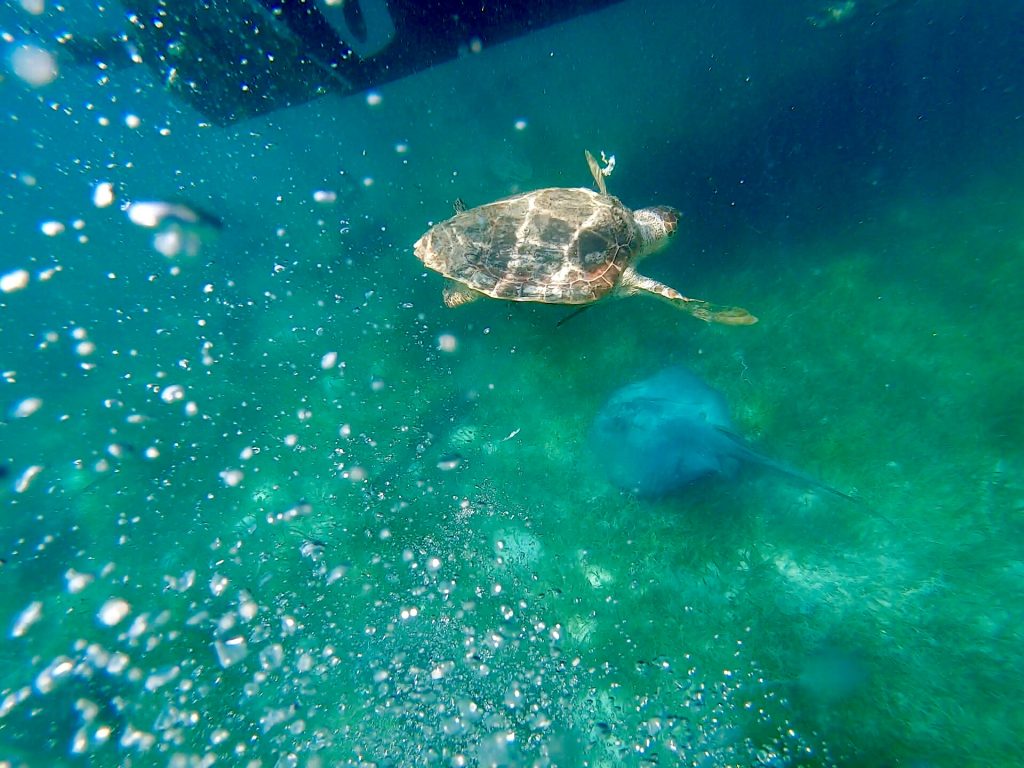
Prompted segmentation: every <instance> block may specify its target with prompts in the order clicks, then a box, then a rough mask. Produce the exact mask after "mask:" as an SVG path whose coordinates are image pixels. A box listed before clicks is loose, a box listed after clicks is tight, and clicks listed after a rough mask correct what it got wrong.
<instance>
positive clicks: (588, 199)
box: [414, 188, 641, 304]
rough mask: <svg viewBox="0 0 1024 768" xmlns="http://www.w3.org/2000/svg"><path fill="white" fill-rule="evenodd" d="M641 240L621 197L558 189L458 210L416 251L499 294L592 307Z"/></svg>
mask: <svg viewBox="0 0 1024 768" xmlns="http://www.w3.org/2000/svg"><path fill="white" fill-rule="evenodd" d="M640 243H641V238H640V233H639V231H638V229H637V226H636V223H635V222H634V221H633V214H632V213H631V212H630V210H629V209H628V208H626V206H624V205H623V204H622V203H621V202H619V200H618V198H615V197H612V196H611V195H601V194H598V193H597V192H593V191H591V190H589V189H565V188H552V189H540V190H536V191H534V192H526V193H524V194H521V195H515V196H513V197H508V198H505V199H504V200H498V201H497V202H494V203H489V204H487V205H481V206H479V207H477V208H471V209H469V210H467V211H463V212H462V213H458V214H456V215H455V216H453V217H452V218H450V219H448V220H447V221H442V222H441V223H439V224H436V225H435V226H434V227H432V228H431V229H430V231H428V232H427V233H426V234H425V235H423V237H421V238H420V239H419V240H418V241H417V242H416V245H415V246H414V248H415V252H416V256H417V258H419V259H420V260H421V261H422V262H423V263H424V264H425V265H426V266H428V267H430V269H433V270H435V271H437V272H440V273H441V274H442V275H444V276H445V277H447V278H450V279H451V280H455V281H457V282H459V283H462V284H463V285H465V286H467V287H469V288H472V289H473V290H475V291H479V292H480V293H483V294H485V295H487V296H491V297H492V298H496V299H507V300H510V301H539V302H545V303H548V304H586V303H589V302H592V301H596V300H597V299H600V298H601V297H603V296H606V295H607V294H608V293H609V292H611V291H612V289H613V288H614V287H615V286H616V284H617V283H618V282H619V279H620V277H621V276H622V272H623V270H624V269H625V268H626V267H627V266H629V265H630V264H631V263H632V261H633V259H634V257H635V256H636V253H637V251H638V250H639V247H640Z"/></svg>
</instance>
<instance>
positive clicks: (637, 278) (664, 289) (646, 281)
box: [620, 269, 757, 325]
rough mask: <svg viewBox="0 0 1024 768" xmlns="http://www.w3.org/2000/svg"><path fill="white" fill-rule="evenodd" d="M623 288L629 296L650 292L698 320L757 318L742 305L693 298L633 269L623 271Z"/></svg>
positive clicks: (732, 322)
mask: <svg viewBox="0 0 1024 768" xmlns="http://www.w3.org/2000/svg"><path fill="white" fill-rule="evenodd" d="M620 285H621V290H622V292H623V293H625V294H626V295H627V296H633V295H635V294H637V293H649V294H652V295H653V296H657V297H658V298H661V299H664V300H665V301H667V302H669V303H670V304H672V305H673V306H675V307H678V308H679V309H682V310H684V311H686V312H689V313H690V314H691V315H693V316H694V317H696V318H697V319H698V320H703V321H705V322H708V323H719V324H721V325H753V324H754V323H756V322H757V318H756V317H754V315H752V314H750V313H749V312H748V311H747V310H745V309H743V308H742V307H722V306H719V305H717V304H712V303H711V302H709V301H704V300H703V299H692V298H690V297H689V296H683V294H681V293H680V292H679V291H677V290H676V289H675V288H669V287H668V286H667V285H665V284H664V283H659V282H658V281H657V280H653V279H651V278H649V277H647V276H645V275H641V274H639V273H637V272H636V271H635V270H633V269H627V270H626V271H625V272H623V273H622V282H621V283H620Z"/></svg>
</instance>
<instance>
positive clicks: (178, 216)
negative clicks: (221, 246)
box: [125, 200, 224, 230]
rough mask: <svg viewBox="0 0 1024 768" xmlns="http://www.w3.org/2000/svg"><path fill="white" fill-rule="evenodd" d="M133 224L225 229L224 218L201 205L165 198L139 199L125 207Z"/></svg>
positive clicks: (154, 227) (153, 226)
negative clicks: (166, 199) (171, 200)
mask: <svg viewBox="0 0 1024 768" xmlns="http://www.w3.org/2000/svg"><path fill="white" fill-rule="evenodd" d="M125 210H126V212H127V213H128V218H129V219H130V220H131V222H132V223H133V224H137V225H138V226H140V227H146V228H148V229H156V228H157V227H162V226H165V225H169V224H178V225H182V226H193V227H210V228H211V229H216V230H221V229H224V220H223V219H221V218H220V217H219V216H216V215H214V214H212V213H210V212H209V211H205V210H203V209H202V208H200V207H199V206H196V205H192V204H190V203H175V202H168V201H164V200H138V201H136V202H134V203H129V204H128V206H127V207H126V208H125Z"/></svg>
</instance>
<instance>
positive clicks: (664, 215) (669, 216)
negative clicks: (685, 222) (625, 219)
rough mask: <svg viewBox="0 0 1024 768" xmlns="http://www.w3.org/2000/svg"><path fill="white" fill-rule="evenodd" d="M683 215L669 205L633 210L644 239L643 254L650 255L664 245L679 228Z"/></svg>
mask: <svg viewBox="0 0 1024 768" xmlns="http://www.w3.org/2000/svg"><path fill="white" fill-rule="evenodd" d="M682 217H683V214H681V213H680V212H679V211H677V210H676V209H675V208H670V207H669V206H667V205H656V206H654V207H653V208H641V209H640V210H638V211H633V221H635V222H636V226H637V228H638V229H639V230H640V237H641V239H642V240H643V251H642V254H641V255H642V256H649V255H650V254H652V253H654V252H655V251H657V250H659V249H661V248H662V247H664V246H665V245H666V244H667V243H668V241H669V240H671V239H672V236H673V235H675V233H676V230H677V229H679V220H680V219H681V218H682Z"/></svg>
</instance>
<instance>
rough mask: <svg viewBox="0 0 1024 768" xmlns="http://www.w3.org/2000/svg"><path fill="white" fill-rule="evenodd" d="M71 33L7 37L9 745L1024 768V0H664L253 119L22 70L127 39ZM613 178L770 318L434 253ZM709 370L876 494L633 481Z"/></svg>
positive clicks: (239, 757) (272, 755)
mask: <svg viewBox="0 0 1024 768" xmlns="http://www.w3.org/2000/svg"><path fill="white" fill-rule="evenodd" d="M67 5H68V6H72V5H73V7H69V8H68V9H62V8H61V7H59V6H57V5H56V4H52V3H45V4H44V8H43V12H42V13H41V14H38V15H36V14H33V13H31V12H30V11H31V10H32V8H33V7H34V6H33V3H31V2H27V0H26V2H25V3H8V4H6V5H5V6H4V7H3V9H2V10H0V32H3V33H4V37H3V41H4V43H3V48H2V57H3V59H2V65H3V70H2V80H0V98H2V104H3V119H2V120H0V147H2V148H3V153H2V155H0V170H2V177H0V185H2V186H0V232H2V235H3V243H4V248H3V249H2V251H0V278H2V279H3V281H4V282H3V283H2V285H3V286H4V288H5V290H4V292H2V293H0V358H2V361H0V369H2V371H3V376H4V385H3V389H2V398H3V400H2V402H0V408H2V416H0V418H2V421H0V474H2V477H0V484H2V487H0V500H2V503H3V510H4V514H3V518H2V523H0V558H2V563H3V564H2V567H0V579H2V582H0V583H2V586H3V595H2V597H0V630H2V631H3V632H4V638H3V643H2V645H0V649H2V650H0V659H2V661H3V664H2V666H0V761H6V764H10V765H129V764H130V765H151V764H152V765H165V764H170V765H192V764H209V763H210V762H212V761H214V760H216V761H217V762H218V763H220V764H225V765H250V764H251V765H282V766H286V765H396V766H403V765H456V766H457V765H482V766H498V765H503V766H505V765H507V766H520V765H524V766H525V765H558V766H574V765H591V766H598V765H601V766H608V765H644V764H652V763H654V762H658V763H659V764H665V765H674V764H680V765H699V766H722V765H744V766H826V765H836V766H878V765H908V766H909V765H914V766H964V765H985V766H998V765H1003V766H1014V765H1019V764H1020V763H1021V762H1022V761H1024V749H1022V747H1021V742H1020V738H1019V733H1020V732H1021V731H1022V729H1024V722H1022V719H1021V715H1020V713H1019V707H1018V706H1017V703H1018V702H1019V701H1020V699H1021V697H1022V696H1024V676H1022V675H1021V670H1022V669H1024V653H1022V648H1024V645H1022V642H1021V639H1022V638H1021V630H1020V619H1021V615H1022V612H1024V589H1022V586H1021V585H1022V584H1024V549H1022V545H1021V541H1022V534H1024V530H1022V529H1024V517H1022V515H1024V481H1022V479H1021V478H1022V470H1024V452H1022V445H1024V409H1022V405H1021V402H1022V401H1021V396H1020V395H1021V392H1022V391H1024V389H1022V388H1024V366H1022V364H1021V362H1020V353H1019V350H1021V349H1022V348H1024V321H1022V320H1021V317H1020V312H1019V304H1020V296H1021V291H1022V287H1021V273H1022V270H1021V264H1022V263H1024V217H1022V215H1021V211H1022V210H1024V209H1022V201H1021V195H1020V190H1021V188H1022V186H1024V185H1022V181H1024V160H1022V159H1021V158H1024V88H1022V87H1021V85H1022V83H1024V61H1022V56H1024V54H1022V51H1024V40H1022V35H1021V31H1020V30H1022V29H1024V15H1022V12H1021V8H1020V6H1019V4H1018V3H1015V2H1009V1H1008V0H1007V1H1005V2H998V1H997V2H990V3H985V4H980V3H969V2H956V1H952V2H940V1H939V0H917V2H885V1H884V0H878V1H877V2H870V1H869V0H858V2H856V3H845V4H843V3H840V4H834V5H833V6H832V10H831V11H829V10H828V9H827V8H826V6H827V5H828V4H826V3H822V2H818V0H813V1H812V0H807V1H806V2H797V3H791V4H787V6H786V8H785V10H771V11H768V10H764V9H763V7H762V6H763V5H764V4H761V3H752V2H730V3H722V2H717V3H712V2H691V1H690V0H687V2H682V3H668V2H662V3H660V4H658V3H656V4H642V3H639V2H635V0H627V1H626V2H624V3H621V4H619V5H617V6H615V7H613V8H611V9H609V10H606V11H602V12H600V13H596V14H593V15H590V16H587V17H583V18H579V19H577V20H575V21H574V22H572V23H570V24H568V25H564V26H560V27H558V28H555V29H549V30H546V31H541V32H538V33H535V34H533V35H531V36H530V37H528V38H523V39H520V40H518V41H514V42H511V43H508V44H505V45H502V46H498V47H495V48H493V49H485V50H483V51H481V52H480V53H478V54H469V55H467V56H466V57H464V58H463V59H461V60H459V61H457V62H453V63H450V64H447V65H444V66H440V67H437V68H434V69H432V70H430V71H428V72H424V73H421V74H420V75H417V76H416V77H413V78H409V79H406V80H401V81H398V82H395V83H393V84H390V85H387V86H384V87H381V88H380V89H378V91H377V94H378V95H379V103H370V102H369V101H368V100H367V99H366V98H365V95H358V96H352V97H349V98H344V99H342V98H339V97H335V96H327V97H324V98H322V99H320V100H317V101H315V102H312V103H309V104H305V105H301V106H298V107H295V108H292V109H289V110H283V111H278V112H273V113H271V114H269V115H266V116H263V117H259V118H255V119H252V120H248V121H244V122H240V123H237V124H235V125H233V126H230V127H226V128H218V127H215V126H212V125H209V124H207V122H206V121H205V120H204V118H203V117H202V116H200V115H198V114H197V113H196V112H194V111H192V110H191V109H190V108H189V107H188V106H187V105H185V104H183V103H182V102H180V101H178V100H176V99H174V98H173V97H172V96H171V95H170V94H168V93H167V92H166V90H165V89H164V87H163V86H162V84H161V83H160V82H159V81H157V80H156V79H155V78H154V76H153V74H152V72H150V71H149V70H148V69H147V68H145V67H143V66H137V67H133V68H130V69H127V70H120V71H117V72H107V73H104V72H101V71H97V70H94V69H81V68H75V67H74V66H71V65H70V64H68V63H67V62H64V61H63V60H61V59H59V58H58V59H57V62H58V70H59V71H58V72H57V74H56V76H55V78H54V79H53V81H52V82H50V83H48V84H39V85H32V84H29V83H27V82H26V81H25V80H24V79H23V77H22V76H20V75H19V74H18V72H17V67H16V66H15V63H14V59H12V57H13V56H14V53H15V51H16V49H18V48H19V47H20V46H22V45H25V44H34V45H36V46H38V47H40V48H41V49H43V50H44V51H48V52H49V53H51V54H53V55H56V56H58V57H59V55H60V46H59V44H56V43H54V42H53V38H52V34H50V35H49V36H48V35H47V33H53V32H57V31H62V30H67V29H72V30H75V32H76V34H87V33H91V32H97V33H98V32H102V31H105V30H110V29H120V28H123V26H122V25H123V20H122V12H121V10H120V8H119V7H118V6H116V5H113V4H110V5H109V7H108V6H106V5H105V6H103V7H102V8H101V7H99V6H93V5H91V4H90V5H88V6H87V5H86V4H82V5H78V4H67ZM371 101H375V100H371ZM584 149H590V150H591V151H594V152H599V151H601V150H604V151H606V152H607V153H609V154H611V153H614V154H615V155H616V160H617V163H616V169H615V172H614V173H613V175H612V176H611V177H609V180H608V183H609V188H610V191H611V192H612V193H613V194H615V195H617V196H619V197H620V198H621V199H622V200H623V202H624V203H625V204H626V205H629V206H631V207H640V206H644V205H653V204H666V205H674V206H676V207H678V208H680V209H681V210H682V211H683V216H684V218H683V226H682V228H681V232H680V234H679V235H677V237H676V239H675V241H674V242H673V244H672V245H671V246H670V248H668V249H667V250H665V251H664V252H662V253H660V254H658V255H657V256H655V257H652V258H651V260H650V261H649V262H644V263H643V271H644V272H645V273H647V274H650V275H651V276H652V277H655V278H657V279H659V280H663V281H664V282H666V283H668V284H670V285H672V286H674V287H676V288H678V289H679V290H681V291H683V292H684V293H687V294H690V295H694V296H698V297H700V298H703V299H707V300H709V301H714V302H716V303H720V304H727V305H738V306H743V307H746V308H748V309H749V310H750V311H751V312H753V313H754V314H755V315H757V316H758V317H759V318H760V322H759V323H758V324H757V325H754V326H749V327H742V328H734V327H719V326H708V325H705V324H703V323H701V322H699V321H697V320H694V319H693V318H691V317H689V316H688V315H686V314H685V313H681V312H678V311H676V310H674V309H673V308H672V307H670V306H668V305H665V304H663V303H660V302H656V301H653V300H648V299H644V298H630V299H627V300H622V301H608V302H604V303H602V304H599V305H597V306H595V307H593V308H591V309H590V310H589V311H587V312H585V313H583V314H581V315H580V316H579V317H576V318H574V319H572V320H571V321H569V322H567V323H565V324H564V325H561V326H557V325H556V324H557V323H558V321H559V320H561V319H562V318H563V317H564V316H565V314H566V312H565V309H564V308H562V307H550V306H539V305H526V304H510V303H502V302H497V301H479V302H475V303H473V304H471V305H469V306H466V307H460V308H458V309H453V310H448V309H446V308H445V307H444V306H443V305H442V303H441V289H442V285H441V279H440V277H439V276H437V275H435V274H433V273H427V272H426V271H425V270H424V269H423V267H422V265H421V264H420V263H419V262H418V261H417V260H416V259H415V258H414V257H413V254H412V248H411V244H412V243H413V242H414V241H415V240H416V239H417V238H418V237H419V236H420V235H421V234H422V233H423V232H424V231H425V230H426V229H427V228H428V226H430V225H431V223H433V222H436V221H439V220H441V219H443V218H446V217H447V216H449V215H450V211H451V209H452V208H451V206H452V203H453V201H454V200H455V198H459V197H461V198H462V199H464V200H465V201H466V202H467V203H468V204H470V205H476V204H480V203H484V202H488V201H490V200H493V199H496V198H499V197H502V196H504V195H508V194H512V193H515V192H519V191H525V190H528V189H533V188H538V187H544V186H556V185H564V186H577V185H579V186H585V185H588V184H589V181H590V179H589V174H588V171H587V168H586V164H585V162H584V159H583V150H584ZM106 184H109V185H110V187H109V189H110V190H111V192H112V193H113V195H114V198H115V199H114V200H113V202H112V203H111V204H110V205H103V204H102V203H104V202H105V201H104V199H103V196H102V194H100V195H99V196H97V189H100V190H101V192H102V190H104V189H106V188H107V187H105V186H102V185H106ZM318 192H320V193H324V192H327V193H331V194H329V195H326V196H325V195H324V194H320V195H317V193H318ZM147 200H175V201H183V202H186V203H188V204H190V205H193V206H198V207H201V208H202V209H203V210H206V211H210V212H212V213H213V214H215V215H216V216H217V217H219V218H220V219H222V220H223V228H222V229H221V230H217V229H216V228H215V227H209V226H207V227H203V226H194V225H190V224H188V223H187V222H186V223H184V224H181V223H174V224H173V225H170V226H168V227H165V228H163V229H159V230H152V229H146V228H144V227H140V226H137V225H136V224H134V223H132V221H131V220H130V219H129V217H128V216H127V215H126V211H125V207H126V206H127V205H128V204H129V203H130V202H133V201H136V202H137V201H147ZM155 238H157V239H155ZM161 251H164V252H171V253H172V255H171V256H167V255H165V254H164V253H163V252H161ZM175 251H177V252H176V253H174V252H175ZM670 365H681V366H685V367H687V368H689V369H691V370H693V371H694V372H695V373H696V374H698V375H699V376H701V378H703V379H704V380H706V381H707V382H708V383H709V385H710V386H713V387H714V388H715V389H717V390H719V391H721V392H722V393H723V395H724V397H725V398H726V400H727V401H728V403H729V404H730V410H731V413H732V417H733V419H734V421H735V422H736V424H737V427H738V429H739V431H740V432H741V433H742V434H743V435H744V436H746V437H748V438H749V439H750V441H751V444H752V446H753V447H755V448H756V449H757V450H758V451H761V452H763V453H765V454H766V455H770V456H771V457H772V458H773V459H776V458H777V459H778V460H779V461H782V462H784V463H786V464H787V465H790V466H795V467H799V468H800V469H801V470H803V471H806V472H807V473H809V474H810V475H812V476H814V477H821V478H827V480H828V482H829V483H830V484H832V485H835V486H836V487H837V488H839V489H840V490H842V491H844V492H850V493H853V494H855V495H856V496H858V497H859V498H860V499H862V503H860V504H845V503H842V502H840V503H838V504H837V503H836V502H835V501H834V500H832V499H830V498H828V497H827V495H823V494H821V493H820V492H817V491H815V490H814V489H813V488H810V489H809V488H805V487H802V486H800V485H798V484H792V483H779V482H777V481H773V480H772V478H770V477H763V478H762V477H751V478H747V479H746V480H745V481H744V482H742V483H719V484H715V483H712V484H708V485H701V486H700V487H698V488H694V489H693V490H692V493H691V492H685V493H679V494H674V495H672V496H670V497H666V498H660V499H638V498H635V497H634V496H632V495H630V494H629V493H626V492H623V491H621V490H619V489H618V488H616V487H615V486H614V484H612V483H611V482H609V481H608V478H607V477H605V476H604V474H603V473H602V470H601V467H600V463H599V462H597V461H595V460H594V457H593V456H592V454H591V453H590V452H589V450H588V447H587V439H586V437H587V434H588V430H589V429H590V426H591V424H592V422H593V419H594V417H595V415H596V414H597V413H598V411H599V409H600V408H601V406H602V404H603V403H604V402H605V401H606V400H607V398H608V397H609V395H610V394H611V393H612V392H614V391H615V390H617V389H619V388H620V387H622V386H625V385H627V384H629V383H631V382H635V381H639V380H642V379H643V378H646V377H648V376H650V375H652V374H653V373H655V372H657V371H659V370H662V369H664V368H666V367H667V366H670ZM204 761H205V762H204Z"/></svg>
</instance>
